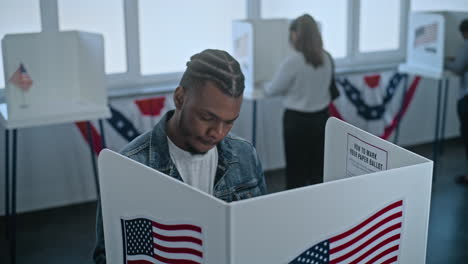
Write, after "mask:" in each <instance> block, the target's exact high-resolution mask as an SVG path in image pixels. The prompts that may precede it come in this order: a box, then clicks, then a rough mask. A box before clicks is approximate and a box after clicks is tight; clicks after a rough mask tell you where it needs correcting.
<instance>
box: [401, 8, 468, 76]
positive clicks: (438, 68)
mask: <svg viewBox="0 0 468 264" xmlns="http://www.w3.org/2000/svg"><path fill="white" fill-rule="evenodd" d="M466 18H468V13H464V12H431V13H426V12H416V13H411V14H410V21H409V27H408V38H407V39H408V43H407V46H406V47H407V58H406V62H405V63H404V64H400V66H399V70H400V72H406V73H410V74H416V75H422V76H424V77H429V78H433V79H441V78H443V73H444V61H445V59H446V58H447V57H454V56H456V52H457V50H458V48H459V47H460V46H461V45H462V44H463V38H462V36H461V34H460V32H459V30H458V28H459V25H460V23H461V21H463V19H466Z"/></svg>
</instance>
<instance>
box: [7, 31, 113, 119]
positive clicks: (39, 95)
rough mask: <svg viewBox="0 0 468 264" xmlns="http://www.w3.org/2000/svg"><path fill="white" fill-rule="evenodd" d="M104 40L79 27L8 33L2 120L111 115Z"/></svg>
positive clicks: (87, 117)
mask: <svg viewBox="0 0 468 264" xmlns="http://www.w3.org/2000/svg"><path fill="white" fill-rule="evenodd" d="M103 42H104V40H103V38H102V36H101V35H99V34H95V33H87V32H79V31H64V32H41V33H26V34H8V35H6V36H5V37H4V38H3V40H2V49H3V64H4V74H5V83H6V87H5V88H6V89H5V92H6V103H5V104H1V105H0V113H1V115H0V116H1V118H0V121H2V122H3V123H5V126H6V127H7V128H20V127H29V126H36V125H46V124H56V123H63V122H72V121H78V120H90V119H97V118H104V117H109V116H110V112H109V109H108V107H107V93H106V90H105V72H104V43H103ZM25 80H26V81H29V84H28V85H27V86H24V87H22V84H21V82H24V81H25Z"/></svg>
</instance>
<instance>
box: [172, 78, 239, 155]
mask: <svg viewBox="0 0 468 264" xmlns="http://www.w3.org/2000/svg"><path fill="white" fill-rule="evenodd" d="M178 89H182V90H179V91H176V94H175V97H176V100H177V99H178V98H177V97H178V96H181V97H182V104H180V105H178V103H177V102H176V107H177V111H178V112H179V116H178V117H179V120H178V129H179V131H180V133H181V135H182V138H183V141H184V142H183V144H184V146H185V149H186V150H188V151H190V152H192V153H205V152H207V151H208V150H210V149H212V148H213V147H215V146H216V145H217V144H218V143H219V142H220V141H221V140H222V139H223V138H224V137H225V136H226V135H227V134H228V133H229V131H230V130H231V128H232V126H233V124H234V121H235V120H236V119H237V117H238V116H239V112H240V107H241V104H242V96H240V97H238V98H234V97H230V96H228V95H226V94H224V93H223V92H222V91H221V90H220V89H219V88H218V87H217V86H216V85H215V83H213V82H211V81H206V82H205V83H204V85H202V87H198V88H196V87H193V88H188V89H186V88H182V87H179V88H178ZM178 92H180V93H182V94H177V93H178Z"/></svg>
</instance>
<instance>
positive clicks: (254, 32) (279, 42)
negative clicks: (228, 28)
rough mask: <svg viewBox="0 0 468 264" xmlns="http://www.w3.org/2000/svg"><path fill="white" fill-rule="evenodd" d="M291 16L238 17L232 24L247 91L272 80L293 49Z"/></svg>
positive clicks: (236, 55) (235, 52)
mask: <svg viewBox="0 0 468 264" xmlns="http://www.w3.org/2000/svg"><path fill="white" fill-rule="evenodd" d="M289 24H290V20H288V19H261V20H257V19H255V20H236V21H233V23H232V34H233V56H234V58H236V60H237V61H239V64H240V65H241V69H242V72H243V73H244V76H245V94H249V95H250V94H252V93H255V91H254V88H253V87H254V85H255V84H256V83H260V82H266V81H270V80H271V79H272V78H273V75H274V74H275V72H276V70H277V69H278V66H279V65H280V64H281V63H282V62H283V61H284V60H285V59H286V57H287V56H288V55H290V53H291V52H292V48H291V46H290V44H289Z"/></svg>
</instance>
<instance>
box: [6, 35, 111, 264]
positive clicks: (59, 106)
mask: <svg viewBox="0 0 468 264" xmlns="http://www.w3.org/2000/svg"><path fill="white" fill-rule="evenodd" d="M2 51H3V66H4V75H5V94H6V100H5V103H1V104H0V126H2V127H3V128H4V129H5V163H4V166H5V192H4V193H5V205H6V206H5V215H6V220H7V221H6V222H7V226H8V230H9V235H10V236H9V243H10V244H9V246H10V256H11V258H12V263H14V262H15V261H16V208H17V204H16V198H17V192H16V191H17V187H16V183H17V178H16V172H17V141H19V140H17V132H18V130H19V129H24V128H29V127H37V126H45V125H52V124H61V123H72V122H77V121H88V120H94V119H99V122H100V124H101V134H103V129H102V123H101V120H100V119H103V118H108V117H110V111H109V108H108V105H107V93H106V87H105V71H104V40H103V38H102V36H101V35H99V34H95V33H87V32H79V31H64V32H41V33H24V34H7V35H6V36H5V37H4V38H3V39H2ZM10 131H11V132H12V139H11V140H10ZM88 131H89V133H88V140H89V141H90V142H91V144H90V146H91V159H92V162H93V163H92V164H93V169H94V176H95V181H96V188H97V187H98V185H97V175H96V174H97V172H96V164H95V156H94V153H93V152H92V145H93V144H92V142H93V141H92V136H91V131H90V128H89V126H88ZM50 136H51V137H52V136H53V135H50ZM10 147H11V148H10ZM48 147H51V146H48ZM52 147H53V146H52ZM10 156H11V160H10ZM19 165H20V166H19V169H21V168H22V167H24V164H19ZM10 166H11V167H10ZM19 191H20V192H21V190H19ZM98 192H99V191H98Z"/></svg>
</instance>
